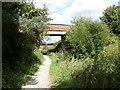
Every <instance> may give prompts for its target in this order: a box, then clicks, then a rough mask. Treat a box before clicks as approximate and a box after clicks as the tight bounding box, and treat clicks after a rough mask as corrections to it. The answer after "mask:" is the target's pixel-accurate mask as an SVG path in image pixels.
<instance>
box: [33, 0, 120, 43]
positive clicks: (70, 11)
mask: <svg viewBox="0 0 120 90" xmlns="http://www.w3.org/2000/svg"><path fill="white" fill-rule="evenodd" d="M34 2H35V7H36V8H43V4H45V5H46V6H47V8H48V12H49V17H50V18H52V19H53V20H52V21H50V23H51V24H71V21H72V19H73V18H74V17H77V16H85V17H91V18H92V19H93V20H99V17H101V16H102V12H103V11H104V9H106V8H107V7H109V6H110V5H113V4H114V5H118V2H119V0H34ZM59 38H60V37H59ZM51 40H52V39H51ZM49 41H50V40H49ZM52 41H56V40H55V39H53V40H52Z"/></svg>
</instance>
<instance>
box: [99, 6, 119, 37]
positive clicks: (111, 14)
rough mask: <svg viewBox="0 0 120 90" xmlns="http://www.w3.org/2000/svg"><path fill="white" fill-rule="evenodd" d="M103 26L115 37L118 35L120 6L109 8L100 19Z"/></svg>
mask: <svg viewBox="0 0 120 90" xmlns="http://www.w3.org/2000/svg"><path fill="white" fill-rule="evenodd" d="M100 19H101V20H102V21H103V22H104V23H105V24H107V25H108V26H109V28H110V29H111V30H110V31H111V32H112V33H114V34H116V35H119V34H120V29H119V24H120V22H119V19H120V6H115V5H112V6H109V7H107V8H106V9H105V10H104V12H103V16H102V17H101V18H100Z"/></svg>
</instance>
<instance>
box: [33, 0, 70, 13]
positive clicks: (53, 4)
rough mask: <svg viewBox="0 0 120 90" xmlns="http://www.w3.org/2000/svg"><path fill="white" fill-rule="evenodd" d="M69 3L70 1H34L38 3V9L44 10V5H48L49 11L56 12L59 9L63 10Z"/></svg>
mask: <svg viewBox="0 0 120 90" xmlns="http://www.w3.org/2000/svg"><path fill="white" fill-rule="evenodd" d="M67 1H68V0H34V2H36V4H35V6H36V7H40V8H42V7H43V4H46V6H47V7H48V9H49V11H54V10H55V9H57V8H63V7H64V4H65V3H66V2H67Z"/></svg>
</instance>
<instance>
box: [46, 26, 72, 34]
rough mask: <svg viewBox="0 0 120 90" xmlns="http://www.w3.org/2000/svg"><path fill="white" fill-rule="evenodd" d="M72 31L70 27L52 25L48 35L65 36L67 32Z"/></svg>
mask: <svg viewBox="0 0 120 90" xmlns="http://www.w3.org/2000/svg"><path fill="white" fill-rule="evenodd" d="M69 29H70V25H65V24H50V25H49V29H48V30H47V34H48V35H50V36H64V35H65V33H66V31H67V30H69Z"/></svg>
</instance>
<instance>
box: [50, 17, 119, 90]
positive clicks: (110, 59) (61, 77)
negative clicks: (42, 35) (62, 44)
mask: <svg viewBox="0 0 120 90" xmlns="http://www.w3.org/2000/svg"><path fill="white" fill-rule="evenodd" d="M73 24H74V25H73V26H72V27H71V30H69V31H68V32H67V35H66V41H67V44H66V45H67V46H66V47H67V49H65V51H63V52H61V53H60V52H59V53H55V54H52V56H51V55H50V57H51V59H52V65H51V78H52V83H53V84H52V87H53V88H74V87H77V88H120V79H119V78H120V62H119V56H118V54H119V52H118V37H117V36H115V35H113V34H111V33H109V29H108V28H107V27H106V26H104V25H103V24H101V23H100V22H97V21H92V20H91V19H87V18H77V19H75V20H74V21H73Z"/></svg>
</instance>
